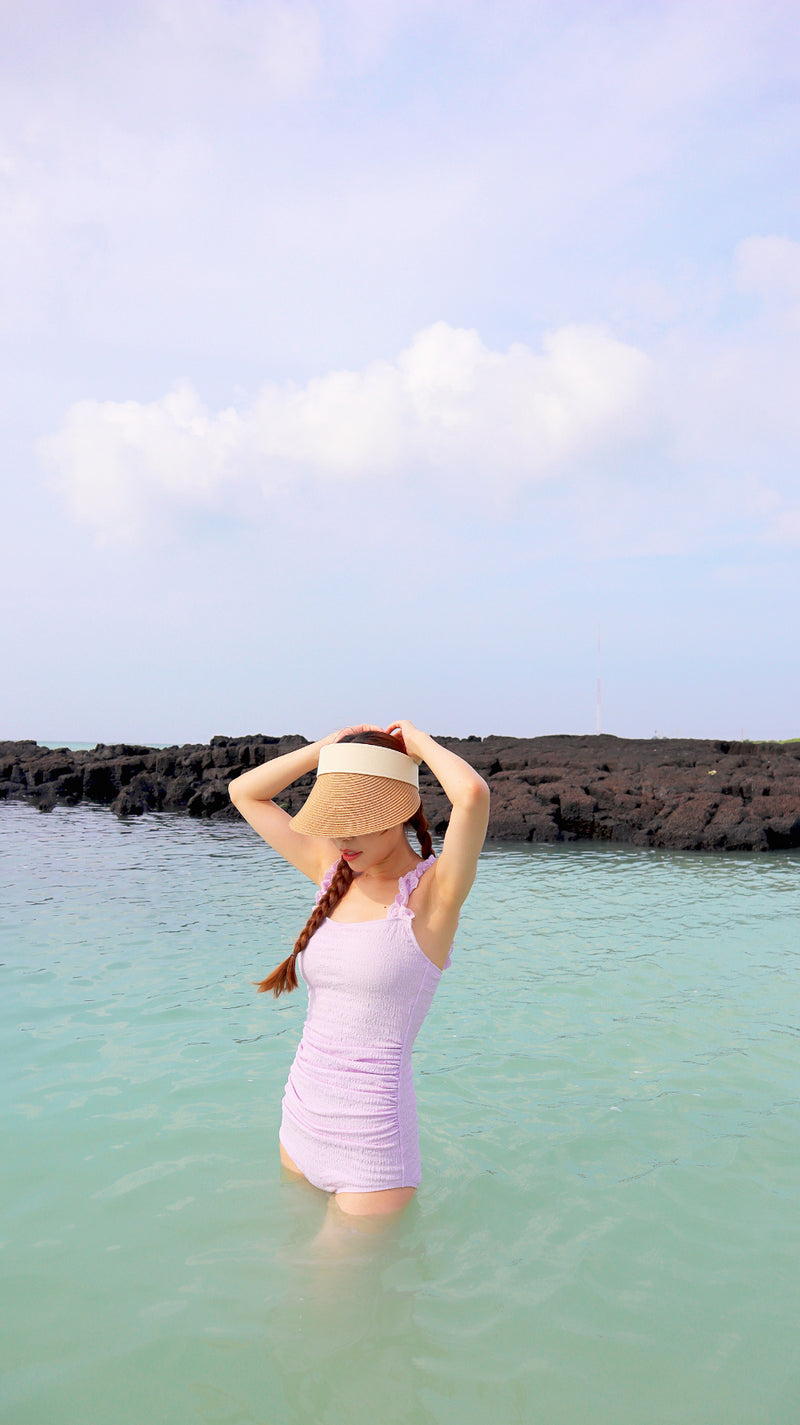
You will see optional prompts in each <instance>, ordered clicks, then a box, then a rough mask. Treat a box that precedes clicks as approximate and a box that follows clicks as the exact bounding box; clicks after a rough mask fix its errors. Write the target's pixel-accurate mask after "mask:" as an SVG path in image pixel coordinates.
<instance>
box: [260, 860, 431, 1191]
mask: <svg viewBox="0 0 800 1425" xmlns="http://www.w3.org/2000/svg"><path fill="white" fill-rule="evenodd" d="M434 859H435V858H434V857H433V856H430V857H428V859H427V860H426V861H421V862H420V863H419V864H418V865H417V866H415V867H414V869H413V870H412V871H410V872H409V874H408V875H407V876H403V877H401V880H400V883H399V886H398V893H397V896H396V898H395V900H394V902H393V904H392V905H391V906H390V907H389V910H388V913H387V915H386V917H385V919H383V920H367V921H359V922H356V923H355V924H349V925H347V924H343V923H341V922H338V921H334V920H324V921H323V923H322V925H321V926H320V927H319V929H318V930H317V931H316V933H315V934H314V935H313V936H312V937H311V940H310V941H309V943H308V945H307V946H306V949H305V950H304V951H303V953H302V955H299V956H298V957H297V965H298V971H299V973H300V975H301V976H302V978H303V979H304V980H305V982H306V985H307V986H308V1012H307V1015H306V1022H305V1026H304V1029H303V1036H302V1039H301V1041H300V1045H299V1047H298V1050H297V1054H296V1056H295V1060H294V1063H293V1064H292V1067H291V1070H290V1073H289V1079H288V1082H287V1084H286V1091H285V1093H284V1097H283V1110H282V1117H281V1130H280V1140H281V1143H282V1144H283V1146H284V1148H285V1150H286V1152H287V1153H288V1154H289V1157H290V1158H291V1159H292V1161H293V1162H294V1163H295V1164H296V1165H297V1167H298V1168H299V1169H300V1171H301V1172H302V1173H303V1174H304V1175H305V1177H306V1178H308V1180H309V1182H311V1183H314V1185H315V1186H316V1187H319V1188H323V1189H324V1190H325V1191H326V1192H378V1191H381V1190H383V1189H386V1188H397V1187H418V1186H419V1183H420V1179H421V1167H420V1155H419V1133H418V1129H417V1105H416V1098H415V1095H414V1082H413V1077H412V1071H411V1051H412V1049H413V1046H414V1040H415V1039H416V1037H417V1034H418V1033H419V1030H420V1026H421V1025H422V1023H423V1020H424V1019H425V1016H426V1014H427V1012H428V1009H429V1008H430V1004H431V1001H432V999H433V996H434V994H435V992H436V987H437V985H438V983H439V980H440V979H441V976H442V972H441V970H440V969H439V968H438V967H437V966H436V965H434V964H432V963H431V961H430V960H429V959H428V958H427V956H426V955H424V954H423V952H422V950H420V948H419V945H418V944H417V941H416V937H415V935H414V930H413V923H414V912H413V911H412V910H411V908H410V906H409V904H408V900H409V896H410V895H411V894H412V892H413V891H414V890H415V888H416V886H417V885H418V884H419V881H420V878H421V876H423V875H424V873H425V871H427V870H428V868H429V866H432V865H433V862H434ZM334 870H335V867H332V868H331V870H330V871H329V872H328V873H327V875H326V877H325V879H324V881H323V883H322V887H321V888H320V892H319V895H318V897H317V899H318V900H319V897H320V896H321V895H322V894H323V893H324V892H325V891H326V890H327V888H328V885H329V884H330V880H331V877H332V875H333V872H334ZM447 963H448V965H449V963H450V959H449V956H448V961H447Z"/></svg>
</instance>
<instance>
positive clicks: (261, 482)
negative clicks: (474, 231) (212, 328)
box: [40, 322, 649, 541]
mask: <svg viewBox="0 0 800 1425" xmlns="http://www.w3.org/2000/svg"><path fill="white" fill-rule="evenodd" d="M648 373H649V362H648V359H647V357H646V356H644V355H643V353H642V352H640V351H638V350H637V349H636V348H635V347H632V346H628V345H626V344H624V343H623V342H620V341H617V340H616V339H615V338H614V337H613V336H611V335H610V334H609V333H608V332H607V331H605V330H604V329H602V328H599V327H593V326H570V327H564V328H562V329H561V330H559V331H556V332H554V333H552V334H551V335H549V336H547V337H546V338H545V340H544V342H543V349H542V351H541V353H537V352H534V351H532V350H531V349H530V348H529V347H527V346H524V345H522V344H521V343H517V344H515V345H513V346H512V347H511V348H510V349H509V350H508V351H507V352H498V351H492V350H490V349H489V348H488V347H486V346H485V345H484V344H483V342H482V341H481V339H480V337H479V335H478V333H477V332H475V331H467V330H462V329H457V328H453V327H451V326H448V324H447V323H446V322H437V323H436V324H434V325H433V326H431V327H428V328H426V329H425V330H423V331H421V332H419V333H418V334H417V335H416V336H415V338H414V339H413V341H412V343H411V345H410V346H408V347H407V348H406V349H405V350H403V351H401V352H400V354H399V355H398V357H397V359H396V360H395V361H385V360H382V361H374V362H372V363H370V364H369V365H368V366H366V367H365V368H363V369H362V370H361V371H331V372H329V373H328V374H327V375H325V376H323V377H320V378H317V379H315V380H311V381H309V382H308V383H307V385H305V386H296V385H293V384H283V385H279V384H276V383H268V384H267V385H265V386H264V387H263V388H262V390H261V391H260V393H259V395H258V397H257V398H256V400H255V401H254V402H253V404H252V405H251V406H250V407H249V408H247V409H244V410H242V411H237V410H233V409H228V410H224V411H221V412H219V413H217V414H212V413H209V412H208V411H207V410H206V409H205V407H204V406H203V404H202V402H201V401H200V399H199V397H198V396H197V394H196V393H195V391H194V390H193V389H192V387H191V386H190V385H188V384H183V385H180V386H178V387H176V389H175V390H174V391H172V392H170V393H169V394H168V395H166V396H164V397H162V398H161V399H160V400H157V401H153V402H150V403H140V402H136V401H124V402H116V401H80V402H78V403H76V404H75V405H73V406H72V407H71V408H70V410H69V412H68V414H67V417H66V419H65V421H64V424H63V426H62V428H61V430H60V431H58V432H57V434H55V435H53V436H51V437H48V438H47V439H45V440H43V441H42V442H41V443H40V453H41V455H42V457H43V459H44V461H45V462H46V464H47V465H48V466H49V467H50V469H51V471H52V472H53V483H54V484H55V485H56V487H57V488H59V489H60V490H61V492H62V494H63V495H64V497H65V498H66V501H67V504H68V506H69V508H70V509H71V511H72V513H73V514H74V515H75V517H76V518H77V519H78V520H80V521H83V522H85V523H88V524H89V525H91V526H92V527H93V528H94V529H95V531H96V532H97V533H98V535H100V536H101V537H102V538H103V539H106V540H112V541H113V540H115V539H120V538H122V539H134V538H138V537H141V536H142V535H144V534H145V533H146V532H147V530H148V528H151V527H153V526H154V524H156V523H159V522H161V521H162V520H163V518H164V516H165V515H167V514H168V513H169V512H172V513H173V514H178V515H179V514H180V512H181V511H189V512H192V511H203V510H208V509H213V508H215V507H217V506H220V505H221V504H222V502H223V501H224V504H225V508H226V510H228V511H230V510H231V509H235V508H236V506H237V503H238V504H239V505H240V507H241V508H244V504H243V503H241V502H242V501H243V500H244V502H246V504H247V506H248V508H250V507H251V505H252V494H253V490H254V489H259V490H260V491H261V493H262V494H263V495H264V496H266V497H270V496H273V495H274V494H275V493H276V492H278V491H280V490H282V489H285V488H286V487H289V486H291V485H292V484H293V483H294V482H295V481H296V480H302V481H303V482H304V483H305V482H311V483H313V482H315V481H321V482H325V483H330V482H332V481H341V480H346V481H363V482H368V483H370V484H374V483H375V482H376V480H377V481H379V480H387V479H389V478H397V477H412V478H413V477H414V476H416V475H422V476H424V477H425V478H427V479H431V478H432V479H433V480H435V481H436V482H437V483H439V484H444V485H454V486H463V485H464V484H465V483H477V484H480V485H483V484H485V483H490V484H493V485H494V487H495V488H497V487H498V486H499V487H500V488H506V489H508V488H516V487H519V486H524V485H526V484H530V483H536V482H540V481H544V480H548V479H552V478H553V477H555V476H558V475H562V476H563V475H569V474H570V473H574V472H575V470H576V469H578V468H579V466H580V463H581V461H583V460H585V459H586V457H592V458H593V459H597V458H600V457H602V456H606V455H608V453H609V451H611V450H616V449H620V448H621V447H622V446H624V444H625V442H626V440H628V439H630V438H631V437H632V436H635V435H637V434H638V433H639V432H640V430H641V428H642V423H643V421H644V420H645V411H646V392H647V383H648Z"/></svg>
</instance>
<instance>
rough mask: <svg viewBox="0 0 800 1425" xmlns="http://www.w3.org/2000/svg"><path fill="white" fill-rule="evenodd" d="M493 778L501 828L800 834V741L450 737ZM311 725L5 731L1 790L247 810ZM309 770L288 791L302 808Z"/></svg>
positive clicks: (737, 840)
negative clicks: (295, 729) (240, 795)
mask: <svg viewBox="0 0 800 1425" xmlns="http://www.w3.org/2000/svg"><path fill="white" fill-rule="evenodd" d="M438 740H439V741H440V742H442V743H443V745H444V746H446V747H450V748H452V750H453V751H454V752H457V753H458V754H459V756H461V757H463V758H465V760H466V761H467V762H469V763H470V764H471V765H472V766H473V767H475V768H477V770H478V771H479V772H480V773H481V775H482V776H483V777H485V779H486V781H487V782H488V784H489V786H490V788H491V792H492V811H491V819H490V822H489V837H490V839H492V840H495V841H574V840H578V839H598V840H603V841H613V842H616V843H621V844H628V845H632V846H656V847H667V848H671V849H676V850H687V851H774V850H785V849H788V848H792V847H800V743H753V742H721V741H698V740H689V739H686V740H684V739H672V738H655V739H650V740H639V739H627V738H619V737H611V736H600V737H589V736H587V737H570V736H552V737H532V738H516V737H484V738H466V739H458V738H449V737H441V738H439V739H438ZM305 742H306V739H305V738H303V737H300V736H290V737H265V736H263V735H260V734H259V735H254V736H251V737H213V738H212V739H211V742H210V743H209V744H208V745H205V744H191V745H186V746H183V747H165V748H158V749H156V748H152V747H138V746H131V745H128V744H115V745H108V746H107V745H105V744H103V743H100V744H99V745H98V746H97V747H94V748H93V749H92V750H91V751H86V752H83V751H82V752H73V751H70V750H69V749H67V748H61V749H59V750H57V751H52V750H50V749H49V748H46V747H41V746H39V745H38V744H37V743H36V742H0V801H2V800H24V801H27V802H29V803H31V804H32V805H34V806H36V807H38V808H39V809H40V810H42V811H50V810H52V808H53V807H55V806H59V805H61V806H77V805H79V804H81V803H84V802H86V803H92V804H94V805H99V806H106V807H109V808H110V809H111V810H112V811H113V812H115V813H116V814H117V815H118V816H135V815H140V814H142V813H143V812H154V811H155V812H183V813H186V814H188V815H189V816H196V817H210V818H213V819H215V820H230V821H237V820H238V819H239V814H238V812H237V811H236V810H235V808H234V807H233V806H231V803H230V800H229V798H228V791H227V788H228V783H229V781H231V779H232V778H233V777H236V776H238V775H239V773H240V772H243V771H246V770H247V769H248V768H250V767H256V766H259V765H260V764H261V763H262V762H265V761H268V760H269V759H271V758H273V757H277V756H280V755H281V754H282V753H284V752H289V751H291V750H292V749H293V748H296V747H300V746H303V745H304V744H305ZM312 781H313V777H312V776H308V777H304V778H302V779H301V780H300V781H298V782H295V783H294V784H293V786H291V787H290V788H288V789H287V791H286V792H284V793H282V794H281V796H280V797H279V798H278V801H279V802H280V804H281V805H282V806H284V807H285V808H286V809H287V811H290V812H294V811H296V810H297V809H298V808H299V806H300V805H301V803H302V802H303V800H304V799H305V797H306V796H307V794H308V791H309V789H310V787H311V784H312ZM420 786H421V792H422V798H423V805H424V807H425V811H426V814H427V816H428V820H429V822H430V824H431V827H432V828H433V830H434V831H435V832H436V833H438V834H441V833H442V832H443V831H444V830H445V827H446V825H447V816H448V803H447V799H446V797H445V796H444V793H443V792H442V791H441V789H440V788H439V786H438V783H437V782H436V780H435V779H434V778H433V776H432V775H431V773H430V772H428V770H427V768H426V767H423V768H421V775H420Z"/></svg>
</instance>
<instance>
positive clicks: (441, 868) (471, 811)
mask: <svg viewBox="0 0 800 1425" xmlns="http://www.w3.org/2000/svg"><path fill="white" fill-rule="evenodd" d="M387 731H388V732H391V733H392V734H393V735H394V736H396V737H397V738H398V740H402V742H403V743H404V745H405V749H406V752H407V753H408V755H409V756H410V757H415V758H417V759H418V760H419V761H420V762H425V763H427V765H428V766H429V767H430V769H431V771H432V772H433V775H434V777H435V778H436V780H437V781H438V782H439V783H440V784H441V786H442V788H443V790H444V792H445V794H446V796H447V797H448V799H449V801H450V802H451V804H452V808H453V810H452V812H451V814H450V824H449V826H448V828H447V831H446V833H445V837H444V844H443V846H442V850H441V854H440V855H439V857H438V858H437V861H436V865H435V868H434V871H435V885H436V899H437V901H438V902H439V903H440V905H442V906H443V907H445V908H447V909H448V910H449V911H450V912H451V913H452V912H456V913H457V912H458V910H459V909H460V908H461V906H462V905H463V903H464V901H465V900H466V898H467V896H468V895H469V892H470V890H471V888H472V884H473V881H474V880H475V872H476V870H477V865H478V856H479V854H480V850H481V847H482V846H483V843H484V840H485V838H486V827H487V825H488V822H489V788H488V787H487V785H486V783H485V782H484V780H483V777H481V776H480V775H479V773H478V772H476V771H475V769H474V767H470V765H469V763H468V762H465V761H464V759H463V757H458V756H456V754H455V752H449V751H448V749H447V748H446V747H442V746H441V744H440V743H438V742H436V741H434V739H433V738H432V737H429V736H428V734H427V732H421V731H420V729H419V728H418V727H415V726H414V724H413V723H411V722H393V723H392V724H391V726H390V727H389V728H387Z"/></svg>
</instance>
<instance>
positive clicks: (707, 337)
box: [0, 0, 800, 742]
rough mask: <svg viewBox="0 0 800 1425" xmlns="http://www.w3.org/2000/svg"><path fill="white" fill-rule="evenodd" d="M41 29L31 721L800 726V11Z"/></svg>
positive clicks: (29, 610)
mask: <svg viewBox="0 0 800 1425" xmlns="http://www.w3.org/2000/svg"><path fill="white" fill-rule="evenodd" d="M3 31H4V43H3V47H2V52H1V53H0V78H1V80H2V82H1V83H0V111H1V112H2V130H0V132H2V139H0V203H1V206H0V273H2V279H0V280H2V286H3V289H2V298H1V300H0V352H1V353H2V356H1V357H0V359H2V363H3V370H2V381H0V406H1V407H2V418H3V430H4V441H3V452H2V471H3V486H4V488H3V508H4V512H5V516H6V518H5V521H4V524H5V538H4V541H3V559H2V564H1V568H2V572H1V573H0V590H2V593H1V594H0V597H1V598H2V608H3V619H2V630H1V631H0V638H1V639H2V646H1V647H0V657H1V658H2V667H3V670H4V675H5V676H4V679H3V684H4V687H3V693H2V699H1V700H0V714H1V715H0V737H24V736H27V737H36V738H39V739H41V740H49V739H53V738H64V739H65V740H66V739H69V740H85V741H90V740H95V739H97V740H104V741H116V740H123V739H124V740H142V741H152V742H169V741H184V740H205V739H207V738H208V737H210V736H211V735H213V734H214V733H220V732H225V733H231V734H240V733H246V732H254V731H263V732H269V733H280V732H294V731H298V732H303V733H305V734H306V735H307V736H316V735H320V734H322V733H325V732H326V731H328V730H329V729H330V728H331V727H335V726H339V725H341V724H342V723H346V722H351V721H361V720H369V721H376V722H388V721H389V720H391V719H394V718H399V717H410V718H411V719H412V720H413V721H416V722H418V723H420V724H421V725H422V726H424V727H426V728H427V729H428V730H429V731H431V732H433V733H434V735H435V734H437V733H438V734H445V733H452V734H456V735H467V734H469V733H478V734H481V735H484V734H488V733H492V732H497V733H508V734H515V735H520V736H521V735H536V734H540V733H551V732H572V733H578V732H593V731H594V729H595V725H596V684H597V676H598V638H599V640H600V655H599V665H600V674H601V679H602V727H603V730H604V731H608V732H614V733H617V734H618V735H620V736H642V737H649V736H651V735H652V734H653V733H654V732H656V731H657V732H659V733H662V734H665V735H670V736H674V735H683V736H697V737H714V736H721V737H738V736H740V735H741V734H742V733H743V734H744V736H746V737H754V738H755V737H789V736H792V735H798V734H800V719H799V718H798V713H797V708H798V707H799V706H800V674H799V673H798V656H797V648H798V632H799V630H798V622H799V620H798V608H799V607H800V558H799V555H800V463H799V460H798V457H799V456H800V400H798V395H797V392H798V389H799V388H800V185H798V182H797V174H798V172H800V161H799V159H800V154H799V153H798V149H799V148H800V100H799V98H798V96H799V95H800V83H799V82H798V81H799V80H800V73H799V72H798V71H800V43H798V40H799V39H800V17H798V12H797V8H796V6H794V5H793V4H789V3H783V4H770V3H764V0H758V3H738V0H731V2H730V3H725V4H722V3H718V4H716V3H708V4H703V5H699V4H696V3H691V4H677V3H658V0H656V3H648V4H646V5H645V4H643V3H640V4H632V3H619V4H599V3H595V4H578V3H570V0H567V3H563V4H556V3H546V4H545V3H543V4H537V3H525V4H521V3H512V2H511V0H509V3H505V0H495V3H491V4H490V3H488V0H486V2H485V3H470V0H459V3H449V0H403V3H400V2H399V0H398V3H392V0H387V3H382V0H372V3H365V0H330V3H324V2H323V3H316V4H315V3H311V0H309V2H308V3H294V0H282V3H277V0H275V3H273V0H253V2H252V3H231V0H227V3H222V0H192V3H189V0H150V3H137V0H131V3H126V4H125V5H122V4H116V3H111V4H104V5H99V4H96V3H92V4H89V3H85V4H83V3H72V4H70V5H63V4H61V3H54V4H48V3H37V0H33V3H31V4H30V5H26V6H24V7H20V6H11V5H4V6H3Z"/></svg>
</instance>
